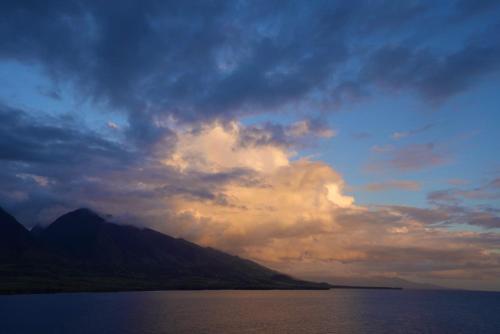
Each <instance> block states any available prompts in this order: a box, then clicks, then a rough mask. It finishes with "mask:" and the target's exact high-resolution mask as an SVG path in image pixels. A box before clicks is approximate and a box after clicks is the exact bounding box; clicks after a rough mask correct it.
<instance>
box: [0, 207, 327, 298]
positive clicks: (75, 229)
mask: <svg viewBox="0 0 500 334" xmlns="http://www.w3.org/2000/svg"><path fill="white" fill-rule="evenodd" d="M0 213H1V215H0V218H1V220H0V235H1V238H2V239H0V241H4V240H5V241H7V240H8V243H6V244H5V245H3V246H2V249H1V251H3V252H4V253H5V254H10V255H9V256H8V257H4V258H3V259H2V260H0V293H2V292H3V293H9V292H10V293H15V292H58V291H120V290H166V289H327V288H329V286H328V285H327V284H322V283H313V282H307V281H301V280H297V279H294V278H292V277H290V276H287V275H284V274H281V273H279V272H276V271H274V270H271V269H268V268H266V267H263V266H261V265H259V264H257V263H255V262H252V261H249V260H245V259H242V258H239V257H237V256H233V255H229V254H227V253H224V252H221V251H218V250H215V249H212V248H207V247H201V246H199V245H196V244H194V243H191V242H189V241H186V240H183V239H178V238H173V237H171V236H168V235H165V234H162V233H160V232H157V231H154V230H152V229H147V228H142V229H141V228H137V227H133V226H126V225H118V224H114V223H111V222H108V221H106V220H105V219H103V218H102V217H100V216H99V215H98V214H96V213H94V212H92V211H91V210H89V209H78V210H75V211H72V212H70V213H67V214H65V215H63V216H61V217H59V218H58V219H57V220H56V221H54V222H53V223H52V224H51V225H49V226H48V227H46V228H37V229H35V230H34V231H33V233H30V232H29V231H28V230H26V229H25V228H24V227H23V226H22V225H21V224H19V223H18V222H17V221H16V220H15V218H14V217H12V216H11V215H9V214H8V213H6V212H5V211H3V210H2V211H1V212H0ZM3 248H5V249H6V250H5V251H4V250H3ZM26 249H27V250H30V251H29V252H25V253H26V254H28V255H27V256H25V257H24V259H23V260H22V261H21V260H20V257H19V256H17V255H16V256H12V254H20V253H22V252H23V251H22V250H26ZM34 250H36V251H34ZM16 252H17V253H16Z"/></svg>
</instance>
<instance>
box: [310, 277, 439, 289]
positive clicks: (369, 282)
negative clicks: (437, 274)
mask: <svg viewBox="0 0 500 334" xmlns="http://www.w3.org/2000/svg"><path fill="white" fill-rule="evenodd" d="M308 279H310V280H320V281H321V282H327V283H329V284H331V285H332V286H345V285H354V286H363V287H377V288H393V287H398V288H402V289H408V290H440V289H444V288H443V287H440V286H438V285H433V284H425V283H416V282H412V281H408V280H405V279H402V278H399V277H385V276H366V277H355V276H354V277H353V276H328V277H325V276H309V277H308Z"/></svg>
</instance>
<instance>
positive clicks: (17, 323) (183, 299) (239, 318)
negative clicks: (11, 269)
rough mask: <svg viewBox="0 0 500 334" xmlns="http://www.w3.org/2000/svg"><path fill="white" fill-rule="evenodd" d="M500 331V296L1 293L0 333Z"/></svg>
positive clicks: (340, 292)
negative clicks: (8, 294) (4, 294)
mask: <svg viewBox="0 0 500 334" xmlns="http://www.w3.org/2000/svg"><path fill="white" fill-rule="evenodd" d="M59 333H64V334H66V333H68V334H80V333H81V334H91V333H92V334H94V333H95V334H98V333H99V334H100V333H106V334H132V333H133V334H138V333H140V334H142V333H144V334H161V333H185V334H196V333H207V334H208V333H210V334H211V333H214V334H225V333H235V334H236V333H238V334H241V333H259V334H266V333H287V334H290V333H300V334H310V333H371V334H378V333H405V334H409V333H438V334H444V333H453V334H457V333H492V334H493V333H496V334H498V333H500V293H496V292H469V291H417V290H329V291H158V292H120V293H75V294H71V293H68V294H40V295H12V296H0V334H59Z"/></svg>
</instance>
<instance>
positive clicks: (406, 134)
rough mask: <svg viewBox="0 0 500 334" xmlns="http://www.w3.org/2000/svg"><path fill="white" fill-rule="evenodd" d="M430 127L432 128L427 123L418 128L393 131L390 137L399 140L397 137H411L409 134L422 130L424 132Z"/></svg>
mask: <svg viewBox="0 0 500 334" xmlns="http://www.w3.org/2000/svg"><path fill="white" fill-rule="evenodd" d="M430 128H432V124H427V125H425V126H422V127H420V128H417V129H413V130H409V131H398V132H394V133H393V134H392V136H391V137H392V139H394V140H399V139H402V138H406V137H411V136H414V135H417V134H420V133H422V132H425V131H427V130H429V129H430Z"/></svg>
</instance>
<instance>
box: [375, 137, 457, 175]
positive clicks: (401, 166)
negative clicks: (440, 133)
mask: <svg viewBox="0 0 500 334" xmlns="http://www.w3.org/2000/svg"><path fill="white" fill-rule="evenodd" d="M371 151H372V152H374V153H376V154H377V155H376V156H373V157H372V160H371V162H369V163H368V164H367V166H366V168H367V170H369V171H383V170H388V169H389V170H398V171H402V172H410V171H417V170H423V169H427V168H431V167H436V166H441V165H444V164H446V163H448V162H449V161H450V156H449V153H448V152H447V151H445V150H444V148H443V147H442V146H438V145H436V144H435V143H432V142H429V143H425V144H408V145H404V146H399V147H394V146H392V145H385V146H379V145H375V146H373V147H372V148H371Z"/></svg>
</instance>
